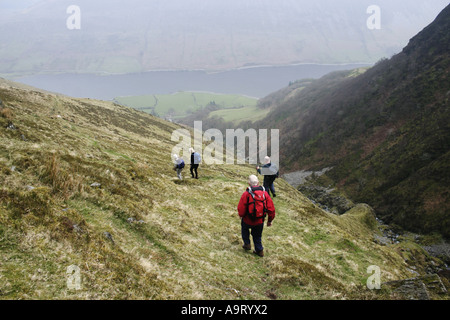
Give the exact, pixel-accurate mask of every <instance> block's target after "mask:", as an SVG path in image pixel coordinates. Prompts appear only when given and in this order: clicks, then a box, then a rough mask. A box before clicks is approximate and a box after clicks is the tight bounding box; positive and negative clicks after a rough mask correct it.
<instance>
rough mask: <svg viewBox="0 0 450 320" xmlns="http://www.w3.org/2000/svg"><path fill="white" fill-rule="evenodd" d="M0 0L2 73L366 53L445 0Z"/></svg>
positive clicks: (213, 66)
mask: <svg viewBox="0 0 450 320" xmlns="http://www.w3.org/2000/svg"><path fill="white" fill-rule="evenodd" d="M73 4H74V2H73V1H68V0H58V1H52V0H42V1H37V0H27V1H20V2H17V1H11V0H8V1H2V3H1V4H0V43H1V46H0V73H1V74H3V75H9V76H14V75H18V74H25V73H27V74H29V73H42V72H51V73H54V72H58V73H59V72H89V73H98V72H109V73H129V72H142V71H147V70H154V69H183V70H184V69H206V70H218V69H229V68H236V67H242V66H249V65H262V64H268V65H283V64H292V63H353V62H369V63H373V62H375V61H378V60H379V59H380V58H382V57H390V56H392V55H393V54H395V53H397V52H399V51H400V50H401V48H402V47H404V46H405V45H406V43H407V41H408V39H410V38H411V37H412V36H413V35H414V34H416V33H417V32H418V31H420V30H421V29H422V28H423V27H424V26H426V25H427V24H428V23H430V22H431V21H432V19H433V18H434V17H435V16H436V15H437V13H438V12H439V11H440V10H442V9H443V7H444V6H445V5H446V4H447V1H446V0H433V1H418V0H414V1H408V2H407V4H405V2H404V1H387V0H379V1H377V4H378V6H379V7H380V9H381V15H380V18H381V29H380V30H369V28H368V27H367V20H368V19H369V17H370V16H371V14H370V13H369V14H368V13H367V9H368V7H369V6H370V5H372V4H373V3H372V2H371V1H366V0H364V1H354V0H344V1H331V0H321V1H305V0H302V1H297V0H280V1H268V0H265V1H260V0H258V1H257V0H251V1H240V0H214V1H204V0H171V1H166V0H154V1H144V0H130V1H117V0H114V1H87V0H79V1H76V5H77V6H78V7H79V8H80V16H79V18H80V19H79V22H80V29H75V30H70V29H68V27H67V20H70V19H71V18H70V17H71V15H72V14H73V12H72V11H70V10H69V13H68V8H69V6H71V5H73Z"/></svg>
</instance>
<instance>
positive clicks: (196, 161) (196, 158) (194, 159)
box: [189, 148, 202, 179]
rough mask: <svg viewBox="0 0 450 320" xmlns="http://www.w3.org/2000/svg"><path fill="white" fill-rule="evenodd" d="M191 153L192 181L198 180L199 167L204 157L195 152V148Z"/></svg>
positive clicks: (190, 150)
mask: <svg viewBox="0 0 450 320" xmlns="http://www.w3.org/2000/svg"><path fill="white" fill-rule="evenodd" d="M189 152H190V153H191V176H192V179H194V178H195V179H198V167H199V165H200V162H201V161H202V157H201V156H200V154H199V153H198V152H195V150H194V149H193V148H190V149H189ZM194 173H195V176H194Z"/></svg>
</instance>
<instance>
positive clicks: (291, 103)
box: [258, 6, 450, 237]
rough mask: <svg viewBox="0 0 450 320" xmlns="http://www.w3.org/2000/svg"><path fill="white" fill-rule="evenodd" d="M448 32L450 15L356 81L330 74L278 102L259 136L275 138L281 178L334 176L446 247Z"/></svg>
mask: <svg viewBox="0 0 450 320" xmlns="http://www.w3.org/2000/svg"><path fill="white" fill-rule="evenodd" d="M448 30H450V6H449V7H447V8H446V9H445V10H444V11H442V13H440V15H439V16H438V17H437V18H436V20H435V21H434V22H433V23H432V24H431V25H430V26H428V27H427V28H425V29H424V30H423V31H422V32H420V33H419V34H418V35H417V36H415V37H414V38H413V39H411V41H410V43H409V44H408V46H407V47H405V48H404V50H403V51H402V52H401V53H399V54H398V55H396V56H394V57H393V58H392V59H389V60H388V59H384V60H381V61H379V62H378V63H377V64H376V65H375V66H374V67H373V68H371V69H369V70H368V71H367V72H365V73H364V74H362V75H360V76H358V77H353V76H352V74H351V73H350V72H338V73H332V74H330V75H328V76H325V77H323V78H322V79H320V80H317V81H313V82H312V83H311V84H310V85H309V86H307V87H306V88H304V89H303V90H302V91H300V92H294V93H293V94H292V95H290V96H289V97H288V98H286V96H283V95H281V97H280V98H279V99H278V103H277V105H276V108H275V109H274V110H273V111H272V112H271V113H270V114H269V115H268V117H267V118H266V119H265V120H263V121H262V122H260V123H259V124H258V126H259V127H263V128H268V127H270V128H280V129H281V132H280V135H281V152H282V156H281V159H282V165H283V168H284V170H285V171H290V172H292V171H296V170H317V171H320V170H322V169H324V168H333V169H332V170H330V171H328V172H327V174H326V176H327V177H328V178H331V182H332V184H333V185H334V186H337V187H339V188H341V189H342V190H345V191H346V193H347V194H348V195H349V196H350V198H352V199H353V200H356V201H358V202H365V203H368V204H370V205H371V206H373V207H374V208H375V209H376V211H377V214H378V215H379V216H380V217H382V218H383V219H386V221H389V222H391V223H395V224H398V225H400V226H402V227H404V228H406V229H409V230H415V231H421V232H434V231H436V232H440V233H441V234H443V235H445V236H446V237H449V236H450V215H449V212H450V207H449V204H450V194H449V186H450V167H449V164H450V161H449V160H450V153H449V151H450V107H449V95H450V91H449V90H450V80H449V71H450V58H449V54H450V33H449V32H448ZM323 180H325V178H323ZM326 182H327V183H330V181H326Z"/></svg>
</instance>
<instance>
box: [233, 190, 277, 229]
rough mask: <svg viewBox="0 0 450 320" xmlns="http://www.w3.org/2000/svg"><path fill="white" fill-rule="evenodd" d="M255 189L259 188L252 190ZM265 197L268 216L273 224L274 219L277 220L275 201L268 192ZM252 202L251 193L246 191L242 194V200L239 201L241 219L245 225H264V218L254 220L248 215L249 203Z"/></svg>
mask: <svg viewBox="0 0 450 320" xmlns="http://www.w3.org/2000/svg"><path fill="white" fill-rule="evenodd" d="M255 188H257V187H253V188H252V189H255ZM265 197H266V206H267V211H268V212H267V216H268V219H269V222H272V221H273V219H275V206H274V205H273V201H272V199H271V198H270V196H269V193H268V192H267V191H265ZM250 202H253V198H252V196H251V194H250V193H249V192H247V191H245V192H244V193H243V194H242V197H241V200H240V201H239V204H238V213H239V216H240V217H241V218H243V220H244V223H246V224H248V225H250V226H257V225H260V224H263V223H264V219H263V218H259V219H256V220H253V219H251V218H250V217H249V216H248V215H247V212H248V211H247V210H248V203H250Z"/></svg>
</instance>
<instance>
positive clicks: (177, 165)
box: [172, 154, 185, 180]
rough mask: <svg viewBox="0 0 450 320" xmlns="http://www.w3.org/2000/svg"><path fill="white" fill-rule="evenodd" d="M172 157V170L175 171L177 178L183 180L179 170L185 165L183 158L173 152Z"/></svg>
mask: <svg viewBox="0 0 450 320" xmlns="http://www.w3.org/2000/svg"><path fill="white" fill-rule="evenodd" d="M172 158H173V162H174V164H175V165H174V168H173V170H175V171H176V172H177V176H178V179H180V180H183V177H182V175H181V172H182V171H183V169H184V167H185V163H184V160H183V158H180V157H178V155H176V154H174V155H173V156H172Z"/></svg>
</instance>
